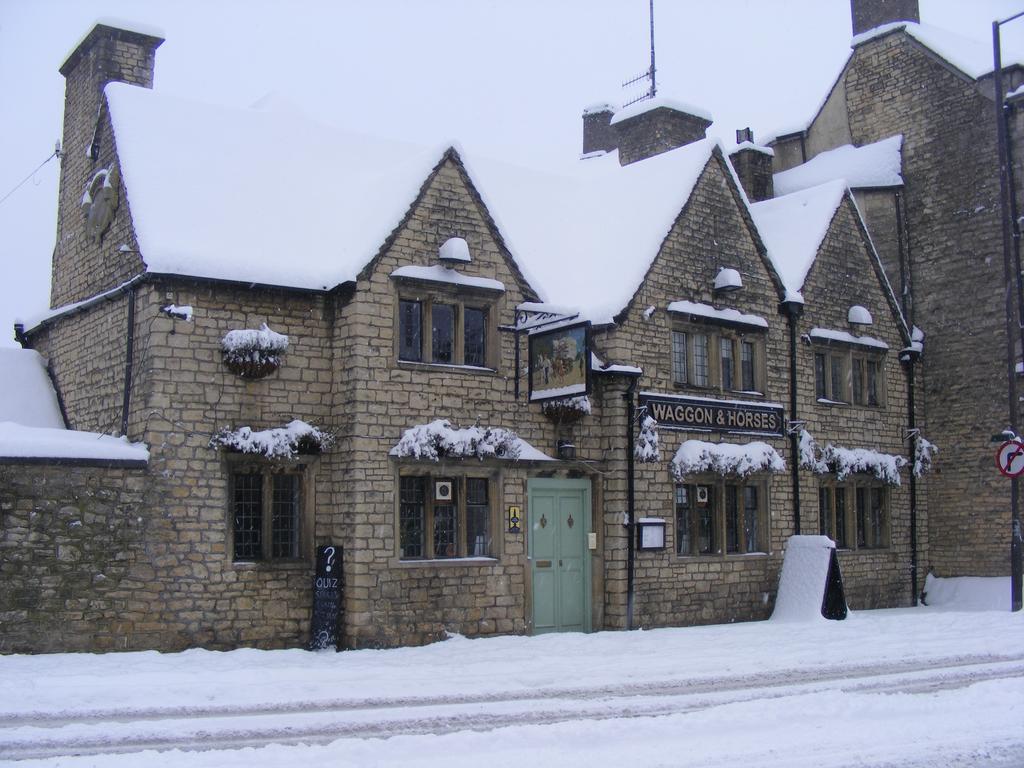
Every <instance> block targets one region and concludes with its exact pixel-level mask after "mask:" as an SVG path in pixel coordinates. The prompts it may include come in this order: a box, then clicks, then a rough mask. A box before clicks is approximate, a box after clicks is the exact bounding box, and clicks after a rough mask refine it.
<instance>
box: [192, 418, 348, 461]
mask: <svg viewBox="0 0 1024 768" xmlns="http://www.w3.org/2000/svg"><path fill="white" fill-rule="evenodd" d="M333 442H334V436H333V435H331V434H330V433H329V432H324V431H323V430H322V429H319V428H318V427H314V426H313V425H311V424H307V423H306V422H304V421H302V420H300V419H295V420H294V421H290V422H289V423H287V424H285V425H284V426H283V427H276V428H274V429H264V430H261V431H258V432H255V431H253V429H252V427H238V428H237V429H232V428H231V427H224V428H223V429H221V430H220V431H219V432H217V434H215V435H214V436H213V437H212V438H211V439H210V447H211V448H223V449H224V450H227V451H231V452H232V453H248V454H253V455H259V456H265V457H266V458H268V459H294V458H295V457H296V456H310V455H316V454H319V453H323V452H324V451H325V450H327V448H328V447H330V445H331V443H333Z"/></svg>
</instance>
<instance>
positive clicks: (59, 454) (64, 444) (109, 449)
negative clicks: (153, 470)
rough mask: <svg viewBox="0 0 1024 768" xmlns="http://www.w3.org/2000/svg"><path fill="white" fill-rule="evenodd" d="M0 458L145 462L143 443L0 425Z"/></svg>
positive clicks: (147, 452) (89, 433)
mask: <svg viewBox="0 0 1024 768" xmlns="http://www.w3.org/2000/svg"><path fill="white" fill-rule="evenodd" d="M0 458H15V459H72V460H100V461H148V460H149V449H148V448H147V447H146V445H145V444H144V443H129V442H128V440H127V438H124V437H111V436H110V435H101V434H99V433H96V432H79V431H77V430H71V429H64V427H63V426H61V427H59V428H54V427H26V426H23V425H21V424H14V423H13V422H9V421H3V422H0Z"/></svg>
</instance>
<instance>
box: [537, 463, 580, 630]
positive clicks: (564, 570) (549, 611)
mask: <svg viewBox="0 0 1024 768" xmlns="http://www.w3.org/2000/svg"><path fill="white" fill-rule="evenodd" d="M529 516H530V542H529V545H530V558H531V573H532V576H533V631H534V633H535V634H541V633H544V632H586V631H588V630H589V629H590V557H589V551H588V549H587V533H588V531H589V528H590V486H589V482H588V481H581V480H531V481H530V485H529Z"/></svg>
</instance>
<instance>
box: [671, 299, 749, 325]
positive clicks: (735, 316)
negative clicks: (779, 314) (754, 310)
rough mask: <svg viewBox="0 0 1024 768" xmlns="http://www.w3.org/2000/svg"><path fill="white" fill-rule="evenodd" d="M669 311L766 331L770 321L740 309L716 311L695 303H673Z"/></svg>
mask: <svg viewBox="0 0 1024 768" xmlns="http://www.w3.org/2000/svg"><path fill="white" fill-rule="evenodd" d="M668 311H669V312H673V313H675V314H679V315H690V316H691V317H700V318H703V319H706V320H711V321H713V322H718V323H727V324H729V325H739V326H746V327H748V328H757V329H759V330H764V329H766V328H767V327H768V321H767V320H765V319H764V318H763V317H760V316H759V315H746V314H744V313H742V312H740V311H739V310H738V309H715V308H714V307H712V306H711V305H710V304H699V303H697V302H694V301H673V302H672V303H671V304H669V305H668Z"/></svg>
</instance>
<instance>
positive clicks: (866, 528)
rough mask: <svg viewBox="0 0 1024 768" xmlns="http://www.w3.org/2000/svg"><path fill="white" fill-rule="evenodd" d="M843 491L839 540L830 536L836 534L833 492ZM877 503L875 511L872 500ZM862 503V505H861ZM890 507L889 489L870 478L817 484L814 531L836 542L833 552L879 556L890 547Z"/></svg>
mask: <svg viewBox="0 0 1024 768" xmlns="http://www.w3.org/2000/svg"><path fill="white" fill-rule="evenodd" d="M838 489H842V490H843V497H844V517H845V521H844V522H845V528H844V531H843V534H844V535H843V539H842V540H840V539H839V538H838V537H837V536H833V535H832V533H833V532H835V531H837V524H838V520H837V516H836V510H837V504H836V499H837V498H838V495H837V493H836V491H837V490H838ZM823 499H828V504H829V508H828V509H827V510H824V511H823V510H822V500H823ZM875 499H877V500H878V501H879V507H878V508H877V513H878V517H877V522H876V518H875V512H876V509H875V507H874V504H873V503H872V502H874V500H875ZM862 502H863V503H862ZM891 510H892V506H891V490H890V488H889V486H887V485H886V484H885V483H883V482H881V481H880V480H876V479H874V478H857V479H850V478H847V479H846V480H844V481H842V482H836V481H834V480H823V481H820V482H819V483H818V530H819V532H820V534H821V535H822V536H828V537H829V538H830V539H832V540H833V541H835V542H836V549H840V550H843V551H848V552H858V551H859V552H879V551H885V550H889V549H890V548H891V547H892V512H891Z"/></svg>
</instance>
